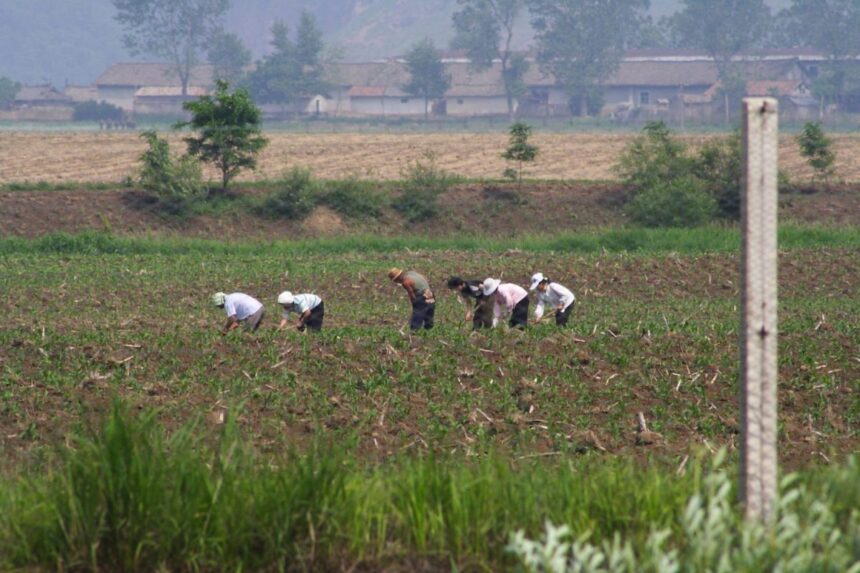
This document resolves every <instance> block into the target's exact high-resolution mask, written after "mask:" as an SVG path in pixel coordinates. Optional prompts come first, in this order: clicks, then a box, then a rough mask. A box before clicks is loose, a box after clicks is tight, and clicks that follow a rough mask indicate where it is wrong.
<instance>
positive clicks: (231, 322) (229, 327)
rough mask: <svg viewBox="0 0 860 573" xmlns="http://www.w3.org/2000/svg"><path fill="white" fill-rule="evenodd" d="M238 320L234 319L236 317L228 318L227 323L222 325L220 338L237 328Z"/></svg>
mask: <svg viewBox="0 0 860 573" xmlns="http://www.w3.org/2000/svg"><path fill="white" fill-rule="evenodd" d="M238 326H239V320H238V319H237V318H236V315H235V314H234V315H232V316H228V317H227V322H226V323H225V324H224V328H222V329H221V336H224V335H226V334H227V333H228V332H230V331H231V330H233V329H234V328H238Z"/></svg>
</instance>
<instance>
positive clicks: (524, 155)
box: [502, 121, 538, 183]
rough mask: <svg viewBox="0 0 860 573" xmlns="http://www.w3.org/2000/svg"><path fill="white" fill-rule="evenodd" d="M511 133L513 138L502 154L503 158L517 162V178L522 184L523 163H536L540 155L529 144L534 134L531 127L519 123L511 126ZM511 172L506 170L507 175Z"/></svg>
mask: <svg viewBox="0 0 860 573" xmlns="http://www.w3.org/2000/svg"><path fill="white" fill-rule="evenodd" d="M509 133H510V135H511V138H510V141H509V142H508V148H507V149H506V150H505V152H504V153H502V158H503V159H505V160H507V161H516V162H517V170H516V178H517V181H518V182H520V183H522V181H523V163H529V162H531V161H534V160H535V157H537V154H538V148H537V146H536V145H532V144H530V143H529V136H531V134H532V128H531V126H530V125H528V124H526V123H523V122H521V121H518V122H516V123H515V124H513V125H512V126H511V128H510V130H509ZM510 171H511V170H506V171H505V173H506V174H508V173H509V172H510Z"/></svg>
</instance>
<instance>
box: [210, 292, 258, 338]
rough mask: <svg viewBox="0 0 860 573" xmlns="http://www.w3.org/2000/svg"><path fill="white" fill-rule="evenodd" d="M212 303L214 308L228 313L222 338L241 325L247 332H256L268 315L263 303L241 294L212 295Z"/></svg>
mask: <svg viewBox="0 0 860 573" xmlns="http://www.w3.org/2000/svg"><path fill="white" fill-rule="evenodd" d="M211 301H212V304H213V305H214V306H217V307H218V308H223V309H224V311H225V312H226V313H227V322H226V324H224V328H222V329H221V335H222V336H223V335H225V334H227V333H228V332H230V331H231V330H233V329H234V328H238V327H239V325H240V324H241V325H242V326H244V327H245V330H249V331H251V332H256V330H257V329H258V328H260V321H261V320H263V315H264V314H265V313H266V311H265V309H264V308H263V303H261V302H260V301H258V300H257V299H255V298H254V297H252V296H248V295H247V294H245V293H241V292H234V293H230V294H225V293H223V292H216V293H215V294H213V295H212V299H211Z"/></svg>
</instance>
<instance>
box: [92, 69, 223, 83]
mask: <svg viewBox="0 0 860 573" xmlns="http://www.w3.org/2000/svg"><path fill="white" fill-rule="evenodd" d="M212 76H213V66H211V65H208V64H207V65H201V66H194V67H193V68H192V69H191V77H190V78H189V81H188V85H189V86H212V85H214V84H215V82H214V80H213V78H212ZM95 85H97V86H131V87H142V86H181V85H182V82H181V81H180V80H179V75H178V74H177V73H176V68H175V67H174V66H172V65H170V64H148V63H130V64H128V63H126V64H114V65H112V66H111V67H109V68H108V69H107V70H105V71H104V73H102V75H100V76H99V77H98V79H97V80H96V84H95Z"/></svg>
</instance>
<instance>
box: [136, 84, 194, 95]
mask: <svg viewBox="0 0 860 573" xmlns="http://www.w3.org/2000/svg"><path fill="white" fill-rule="evenodd" d="M208 93H209V90H207V89H206V88H201V87H196V86H188V93H187V94H186V95H188V96H190V97H200V96H204V95H206V94H208ZM180 96H182V88H181V87H176V86H169V87H146V88H140V89H138V90H137V91H136V92H134V97H180Z"/></svg>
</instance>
